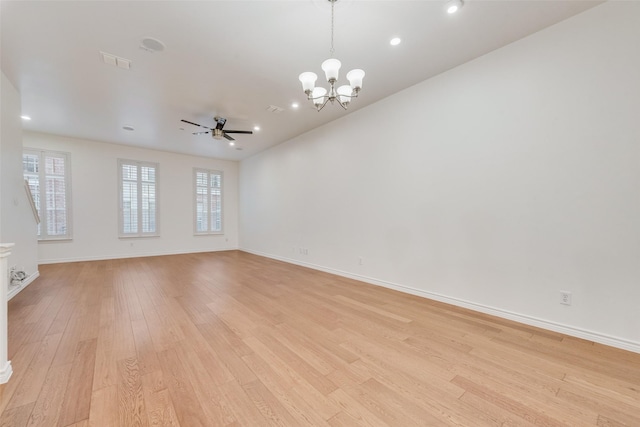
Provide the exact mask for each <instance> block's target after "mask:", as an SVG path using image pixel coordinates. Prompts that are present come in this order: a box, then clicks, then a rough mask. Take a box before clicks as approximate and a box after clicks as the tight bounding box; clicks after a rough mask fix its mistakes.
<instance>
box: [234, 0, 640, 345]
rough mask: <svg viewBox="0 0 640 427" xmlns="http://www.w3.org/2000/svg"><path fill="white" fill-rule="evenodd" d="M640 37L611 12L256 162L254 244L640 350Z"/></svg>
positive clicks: (554, 31)
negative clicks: (568, 297)
mask: <svg viewBox="0 0 640 427" xmlns="http://www.w3.org/2000/svg"><path fill="white" fill-rule="evenodd" d="M638 40H640V3H638V2H609V3H605V4H603V5H601V6H598V7H596V8H593V9H591V10H588V11H586V12H585V13H583V14H580V15H578V16H576V17H574V18H572V19H569V20H567V21H564V22H562V23H559V24H557V25H555V26H553V27H550V28H548V29H545V30H543V31H541V32H539V33H536V34H534V35H532V36H530V37H527V38H525V39H522V40H520V41H518V42H516V43H513V44H511V45H509V46H506V47H504V48H502V49H499V50H497V51H494V52H492V53H490V54H488V55H485V56H483V57H481V58H479V59H477V60H474V61H472V62H469V63H467V64H464V65H462V66H460V67H458V68H456V69H453V70H451V71H449V72H447V73H444V74H442V75H439V76H437V77H435V78H432V79H429V80H427V81H425V82H423V83H420V84H418V85H416V86H414V87H412V88H410V89H408V90H406V91H403V92H400V93H398V94H396V95H394V96H391V97H389V98H387V99H385V100H382V101H380V102H378V103H376V104H374V105H372V106H370V107H367V108H364V109H362V110H359V111H357V112H354V113H352V114H350V115H348V116H346V117H343V118H342V119H340V120H338V121H335V122H333V123H330V124H329V125H327V126H324V127H321V128H318V129H316V130H314V131H311V132H309V133H307V134H304V135H302V136H300V137H297V138H295V139H293V140H290V141H288V142H286V143H284V144H281V145H279V146H277V147H274V148H273V149H271V150H268V151H266V152H263V153H261V154H259V155H257V156H254V157H252V158H250V159H247V160H244V161H242V162H241V165H240V184H241V185H240V230H241V240H240V247H241V248H242V249H244V250H247V251H251V252H255V253H260V254H263V255H267V256H271V257H274V258H279V259H285V260H289V261H292V262H297V263H303V264H307V265H311V266H313V267H315V268H320V269H324V270H328V271H333V272H338V273H340V274H344V275H347V276H351V277H359V278H362V279H364V280H366V281H369V282H372V283H377V284H381V285H383V286H390V287H395V288H397V289H403V290H405V291H408V292H412V293H416V294H419V295H424V296H427V297H430V298H435V299H439V300H443V301H448V302H453V303H455V304H458V305H462V306H466V307H471V308H474V309H477V310H480V311H485V312H489V313H494V314H498V315H501V316H503V317H507V318H512V319H516V320H519V321H522V322H524V323H529V324H534V325H538V326H542V327H546V328H549V329H553V330H558V331H561V332H565V333H569V334H573V335H576V336H581V337H585V338H588V339H592V340H595V341H599V342H603V343H608V344H612V345H616V346H619V347H622V348H627V349H630V350H633V351H638V352H640V305H639V304H640V196H639V189H640V79H639V78H638V76H640V49H638V43H637V42H638ZM362 96H365V97H366V90H365V91H364V92H363V93H362ZM328 108H331V107H328ZM300 248H306V249H307V250H308V255H304V254H301V253H300ZM358 257H362V258H363V265H359V262H358ZM560 290H567V291H570V292H572V294H573V305H572V306H570V307H568V306H564V305H560V304H559V300H560V297H559V291H560Z"/></svg>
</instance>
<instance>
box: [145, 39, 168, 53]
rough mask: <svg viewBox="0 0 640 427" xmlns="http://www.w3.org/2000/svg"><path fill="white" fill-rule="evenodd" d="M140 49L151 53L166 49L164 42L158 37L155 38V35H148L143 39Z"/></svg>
mask: <svg viewBox="0 0 640 427" xmlns="http://www.w3.org/2000/svg"><path fill="white" fill-rule="evenodd" d="M140 49H142V50H146V51H147V52H151V53H153V52H162V51H163V50H164V43H162V42H161V41H160V40H158V39H154V38H153V37H146V38H144V39H142V42H141V44H140Z"/></svg>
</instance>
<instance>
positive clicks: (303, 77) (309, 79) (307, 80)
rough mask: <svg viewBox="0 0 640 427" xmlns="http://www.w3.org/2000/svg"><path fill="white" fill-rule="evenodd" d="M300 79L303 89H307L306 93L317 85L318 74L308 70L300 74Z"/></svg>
mask: <svg viewBox="0 0 640 427" xmlns="http://www.w3.org/2000/svg"><path fill="white" fill-rule="evenodd" d="M298 79H299V80H300V82H302V90H303V91H305V93H306V92H307V91H309V92H312V91H313V87H314V86H315V85H316V80H318V75H317V74H316V73H312V72H311V71H307V72H304V73H302V74H300V76H299V77H298Z"/></svg>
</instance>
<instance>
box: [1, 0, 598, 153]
mask: <svg viewBox="0 0 640 427" xmlns="http://www.w3.org/2000/svg"><path fill="white" fill-rule="evenodd" d="M444 3H445V2H444V1H418V0H413V1H364V0H362V1H358V0H339V1H338V3H336V6H335V57H336V58H338V59H340V60H341V61H342V64H343V69H342V70H341V71H342V73H341V78H340V79H341V80H342V81H345V80H346V79H345V78H344V75H345V72H346V71H348V70H350V69H352V68H362V69H364V70H365V71H366V73H367V74H366V77H365V79H364V84H363V90H362V92H361V95H360V97H359V98H358V99H356V100H355V101H354V102H353V103H352V104H351V106H350V107H349V111H348V112H345V111H343V110H342V109H341V108H340V107H339V106H337V105H335V106H330V105H329V106H327V107H326V108H325V109H324V110H323V111H322V112H320V113H318V112H316V111H315V109H313V107H312V106H311V105H310V104H309V102H308V101H306V99H305V95H304V94H303V92H302V88H301V85H300V83H299V81H298V75H299V74H300V73H301V72H303V71H314V72H315V73H316V74H318V75H319V76H320V75H321V74H322V70H321V69H320V63H321V62H322V61H323V60H325V59H326V58H327V57H328V56H329V46H330V11H331V7H330V3H329V2H328V1H327V0H295V1H267V0H260V1H258V0H256V1H242V0H233V1H77V2H74V1H34V2H31V1H4V0H3V1H2V2H1V3H0V7H1V10H0V17H1V31H2V33H1V36H2V59H1V60H2V63H1V64H2V70H3V72H4V73H5V74H6V75H7V77H8V78H9V79H10V80H11V81H12V82H13V84H14V85H16V87H17V89H18V90H19V92H20V93H21V97H22V112H23V114H26V115H29V116H31V117H32V120H31V121H29V122H25V123H24V127H25V128H26V129H29V130H34V131H40V132H47V133H53V134H58V135H65V136H72V137H77V138H85V139H91V140H97V141H106V142H115V143H119V144H126V145H136V146H141V147H149V148H155V149H160V150H166V151H173V152H179V153H186V154H193V155H199V156H208V157H218V158H224V159H233V160H240V159H243V158H246V157H248V156H251V155H253V154H255V153H257V152H259V151H262V150H264V149H266V148H268V147H270V146H273V145H275V144H278V143H280V142H283V141H286V140H288V139H290V138H292V137H294V136H296V135H299V134H301V133H304V132H306V131H308V130H310V129H313V128H315V127H317V126H320V125H322V124H324V123H327V122H329V121H331V120H335V119H337V118H339V117H342V116H344V115H345V114H349V113H350V112H352V111H355V110H357V109H359V108H362V107H364V106H366V105H368V104H371V103H373V102H376V101H378V100H380V99H382V98H384V97H387V96H389V95H391V94H393V93H395V92H398V91H400V90H402V89H405V88H407V87H409V86H412V85H414V84H416V83H418V82H420V81H422V80H425V79H427V78H429V77H432V76H434V75H436V74H439V73H442V72H443V71H446V70H448V69H451V68H453V67H455V66H457V65H459V64H462V63H464V62H467V61H469V60H471V59H473V58H476V57H478V56H481V55H483V54H485V53H487V52H490V51H492V50H494V49H497V48H499V47H501V46H504V45H506V44H508V43H511V42H513V41H515V40H517V39H520V38H522V37H524V36H526V35H528V34H531V33H533V32H536V31H539V30H540V29H542V28H545V27H547V26H549V25H552V24H554V23H557V22H559V21H561V20H564V19H566V18H568V17H570V16H573V15H575V14H577V13H580V12H582V11H584V10H586V9H588V8H590V7H593V6H595V5H597V4H599V3H600V2H598V1H579V0H570V1H552V0H543V1H525V0H510V1H481V0H469V1H467V2H466V4H465V6H464V7H463V8H462V9H461V10H460V12H458V13H457V14H454V15H448V14H447V13H446V12H445V10H444ZM393 36H399V37H401V38H402V40H403V41H402V43H401V44H400V45H399V46H395V47H394V46H390V45H389V40H390V39H391V37H393ZM145 37H153V38H156V39H158V40H161V41H162V42H163V43H164V44H165V45H166V49H165V50H164V51H163V52H155V53H149V52H147V51H145V50H143V49H140V48H139V46H140V44H141V40H142V39H143V38H145ZM100 51H104V52H108V53H111V54H114V55H116V56H119V57H123V58H126V59H129V60H131V61H132V67H131V69H130V70H128V71H127V70H123V69H119V68H117V67H113V66H108V65H106V64H104V63H103V62H102V61H101V57H100V53H99V52H100ZM321 80H323V79H321V78H319V82H320V83H321ZM320 83H319V84H320ZM294 101H298V102H299V103H300V105H301V107H300V108H299V109H297V110H295V109H292V108H291V103H292V102H294ZM269 105H276V106H279V107H282V108H284V112H282V113H279V114H274V113H270V112H268V111H267V107H268V106H269ZM214 115H221V116H223V117H226V118H227V119H228V122H227V124H226V127H225V129H240V130H244V129H248V130H249V129H252V128H253V126H254V125H259V126H260V127H261V130H260V131H259V132H256V133H255V134H254V135H237V136H236V140H237V143H238V144H237V145H238V146H239V147H241V148H242V151H239V150H236V149H234V148H233V147H229V146H228V144H227V142H226V141H224V140H222V141H217V140H213V139H212V138H211V137H210V136H209V135H200V136H193V135H191V132H195V131H197V130H198V129H197V128H196V129H194V127H193V126H190V125H185V124H183V123H181V122H180V119H186V120H189V121H193V122H196V123H201V124H204V125H207V126H211V127H213V126H214V122H213V118H212V117H213V116H214ZM426 119H428V118H426ZM124 125H132V126H134V127H135V131H133V132H128V131H125V130H123V129H122V126H124ZM181 127H182V128H184V130H180V128H181Z"/></svg>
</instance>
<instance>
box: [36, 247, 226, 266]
mask: <svg viewBox="0 0 640 427" xmlns="http://www.w3.org/2000/svg"><path fill="white" fill-rule="evenodd" d="M235 250H238V248H237V247H233V248H220V249H198V250H193V249H190V250H189V249H187V250H179V251H165V252H139V253H129V254H116V255H96V256H85V257H71V258H51V259H39V260H38V264H61V263H64V262H80V261H104V260H108V259H124V258H144V257H149V256H165V255H183V254H195V253H203V252H223V251H235Z"/></svg>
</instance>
